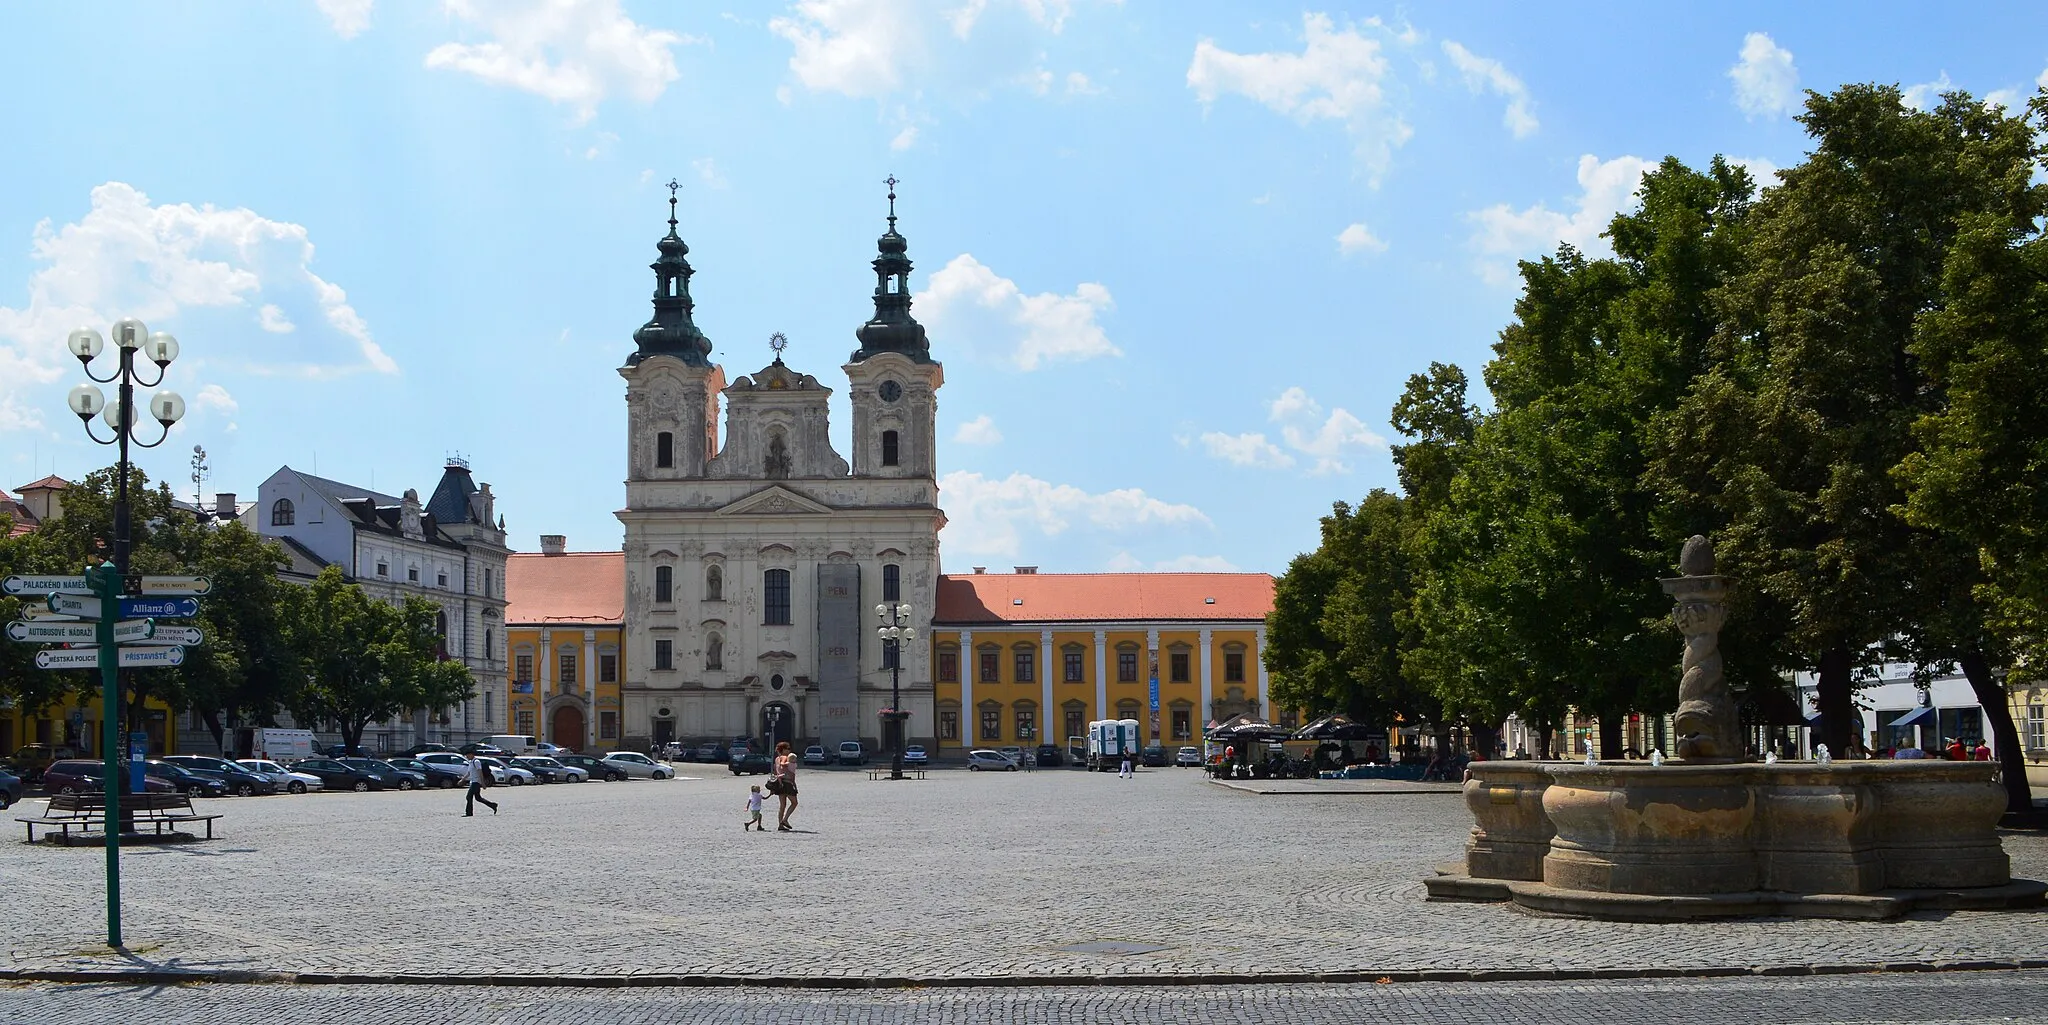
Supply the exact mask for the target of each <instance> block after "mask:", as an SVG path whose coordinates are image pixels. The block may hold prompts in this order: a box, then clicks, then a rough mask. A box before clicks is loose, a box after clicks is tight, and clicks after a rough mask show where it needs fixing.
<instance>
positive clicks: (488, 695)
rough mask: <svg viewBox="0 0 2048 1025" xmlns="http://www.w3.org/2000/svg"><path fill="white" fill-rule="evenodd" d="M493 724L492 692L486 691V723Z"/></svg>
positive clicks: (487, 724) (486, 724)
mask: <svg viewBox="0 0 2048 1025" xmlns="http://www.w3.org/2000/svg"><path fill="white" fill-rule="evenodd" d="M490 724H491V692H490V691H484V725H485V726H489V725H490Z"/></svg>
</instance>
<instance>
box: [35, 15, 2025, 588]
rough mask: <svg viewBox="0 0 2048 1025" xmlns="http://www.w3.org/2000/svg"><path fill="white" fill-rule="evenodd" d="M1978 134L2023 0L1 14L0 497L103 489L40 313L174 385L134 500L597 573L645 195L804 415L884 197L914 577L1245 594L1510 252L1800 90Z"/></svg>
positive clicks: (1504, 279) (1467, 333)
mask: <svg viewBox="0 0 2048 1025" xmlns="http://www.w3.org/2000/svg"><path fill="white" fill-rule="evenodd" d="M1859 81H1880V82H1891V83H1898V84H1900V85H1902V86H1907V87H1914V88H1915V90H1916V91H1915V92H1914V93H1913V95H1914V96H1916V97H1926V96H1931V95H1932V94H1933V93H1934V92H1937V91H1938V90H1939V89H1940V88H1943V87H1944V86H1943V85H1942V83H1948V85H1950V86H1952V87H1954V88H1962V89H1967V90H1969V91H1971V92H1972V93H1974V94H1977V95H1979V96H1986V95H1990V96H1994V97H1995V98H1997V99H2000V100H2007V101H2010V100H2011V99H2013V98H2024V97H2025V96H2027V95H2029V94H2030V93H2031V92H2032V91H2033V90H2034V89H2035V88H2036V84H2037V82H2048V7H2043V6H2042V5H2040V4H2038V3H2025V4H2022V3H2011V4H1996V3H1993V4H1977V5H1967V6H1965V7H1960V8H1941V9H1938V10H1937V9H1936V8H1934V7H1930V6H1928V5H1925V4H1843V5H1820V4H1797V5H1789V4H1761V3H1759V4H1743V3H1719V4H1713V5H1693V6H1688V7H1680V6H1679V5H1670V4H1583V5H1561V4H1547V5H1527V4H1504V3H1503V4H1492V3H1467V4H1459V5H1455V6H1452V5H1428V6H1422V7H1413V8H1409V7H1391V6H1372V5H1365V4H1319V5H1313V6H1308V7H1302V6H1297V5H1285V4H1273V3H1258V4H1254V3H1230V2H1179V0H1176V2H1173V3H1166V2H1157V0H1155V2H1143V0H1127V2H1123V3H1113V2H1099V0H936V2H917V0H893V2H884V0H802V2H797V3H790V4H782V3H747V4H737V3H734V4H717V3H687V4H684V3H673V4H671V3H651V2H620V0H553V2H535V0H524V2H509V0H508V2H504V3H487V2H484V0H448V2H446V3H440V4H430V3H427V2H424V0H420V2H406V3H395V2H392V0H382V2H375V0H306V2H300V3H285V2H280V3H254V2H250V3H232V2H190V3H148V4H96V5H78V4H71V5H34V6H31V5H8V6H6V7H4V8H0V96H4V97H6V99H5V100H0V137H4V138H6V139H8V140H9V142H10V146H9V149H10V152H11V154H12V157H13V159H10V160H7V161H5V162H4V163H0V196H4V197H5V201H4V202H0V471H4V473H0V486H5V487H7V488H10V489H11V488H13V487H14V486H16V485H19V484H22V483H26V482H28V481H29V480H32V479H35V478H37V477H40V476H42V475H44V474H46V473H50V472H56V473H58V474H60V475H63V476H66V477H71V478H74V479H75V478H76V477H78V476H79V475H81V474H82V473H84V472H86V471H87V470H89V469H91V468H92V467H95V466H99V465H103V464H104V463H105V462H106V461H107V459H108V453H107V450H104V449H98V448H95V447H94V446H92V445H90V444H89V443H87V442H85V441H84V440H83V438H82V436H81V433H80V431H79V429H78V427H77V425H76V423H75V421H74V420H73V419H72V418H71V417H70V416H69V414H68V413H67V412H66V411H65V409H64V393H65V391H66V390H67V389H69V388H70V387H71V386H72V385H73V384H74V383H76V382H77V380H79V375H78V373H77V370H76V368H75V366H74V365H72V364H71V361H70V360H69V358H68V357H66V356H65V355H64V352H63V339H64V335H65V333H66V332H67V331H68V330H69V329H70V328H72V327H74V326H77V325H78V324H81V323H84V324H90V325H93V326H96V327H98V328H100V330H102V331H103V332H104V331H106V329H107V326H108V325H109V324H110V323H111V321H112V320H114V319H115V318H118V317H120V316H124V315H135V316H140V317H143V318H144V319H145V320H147V321H148V322H149V324H150V326H151V327H152V328H153V329H168V330H171V331H174V332H176V333H177V334H178V336H179V338H180V340H181V341H182V343H183V346H184V353H185V355H184V356H182V357H181V358H180V360H179V362H178V363H176V364H175V365H174V366H173V367H172V370H171V376H170V380H169V381H168V382H167V386H171V387H176V388H178V389H179V390H180V391H181V392H182V393H183V394H184V395H185V397H186V398H187V400H188V401H189V402H190V403H191V406H192V413H191V414H190V416H189V417H188V418H187V420H186V422H185V423H183V424H181V425H180V426H179V427H178V428H177V430H176V431H175V432H174V434H173V437H172V439H171V441H170V442H169V443H168V444H167V445H165V446H164V447H163V448H160V449H156V450H152V451H151V452H149V453H146V454H144V455H142V456H141V457H140V460H139V461H140V463H141V464H142V465H143V466H144V468H145V469H147V470H148V471H149V472H150V473H151V474H152V475H154V476H157V477H160V478H168V479H170V480H172V481H174V482H176V483H177V485H178V488H179V490H180V491H181V492H189V491H190V490H191V485H190V483H189V482H188V481H187V480H186V478H187V477H188V476H189V469H188V467H187V460H188V458H189V456H190V453H191V448H192V446H193V445H194V444H199V445H204V446H205V447H206V449H207V451H208V453H209V456H210V463H211V467H212V478H211V480H210V481H209V482H208V483H207V485H206V491H207V492H209V493H211V492H213V491H216V490H234V491H238V492H241V493H243V494H245V495H246V494H250V493H253V492H254V491H255V489H256V485H257V484H258V483H259V482H261V481H262V480H263V479H264V478H265V477H267V476H268V475H269V474H270V473H271V472H273V471H274V470H276V469H277V467H278V466H280V465H284V464H290V465H292V466H295V467H299V468H302V469H305V470H309V471H310V470H314V469H315V468H316V466H317V471H318V472H319V473H320V474H321V475H323V476H328V477H334V478H339V479H342V480H348V481H353V482H357V483H361V484H364V485H372V484H374V486H375V487H376V488H378V489H379V490H382V491H388V492H396V491H399V490H402V489H403V488H405V487H417V488H419V489H421V490H422V492H425V491H427V490H429V489H430V488H431V487H432V486H433V483H434V481H435V480H436V479H437V478H438V475H439V467H440V465H441V462H442V460H443V458H444V457H445V456H447V455H448V454H450V453H454V452H460V453H461V454H463V455H464V456H466V457H468V458H469V460H470V461H471V465H472V467H473V470H474V472H475V473H476V475H477V477H478V479H480V480H484V481H489V482H491V484H492V485H493V488H494V490H495V491H496V492H497V493H498V495H499V503H498V508H499V509H500V511H502V512H503V513H504V514H505V516H506V518H507V521H508V527H509V529H510V531H511V534H512V537H513V543H514V546H515V547H516V548H520V549H524V550H529V551H530V550H534V549H535V548H536V547H537V542H536V541H535V536H536V535H538V534H541V533H563V534H567V535H569V537H570V543H571V545H572V547H575V548H578V549H600V548H609V547H616V545H617V543H618V539H619V536H620V530H619V525H618V523H617V521H616V520H615V519H614V518H613V515H612V513H613V511H614V510H615V509H617V508H618V507H619V505H621V504H622V502H623V488H622V486H621V484H620V478H621V477H622V476H623V472H624V471H623V467H624V461H625V447H624V441H623V433H624V423H625V418H624V409H623V403H622V401H621V396H622V394H623V385H622V382H621V381H620V380H619V378H618V377H617V375H616V373H615V370H616V368H617V367H618V365H619V364H620V363H621V362H622V361H623V360H624V358H625V357H626V355H627V354H628V353H629V352H630V351H631V346H632V343H631V335H632V332H633V330H634V328H636V327H638V326H639V325H640V324H641V323H643V322H644V321H645V320H646V319H647V317H648V313H649V306H648V295H649V292H650V289H651V275H650V273H649V272H648V271H647V270H646V264H647V263H648V262H649V261H650V260H652V259H653V257H654V255H655V253H654V241H655V239H656V238H657V237H659V236H660V235H661V233H662V232H663V231H665V230H666V225H665V224H663V223H662V222H663V221H664V220H665V218H666V216H667V205H666V202H665V200H666V198H667V190H666V189H664V188H662V187H661V183H663V182H666V181H668V180H669V179H670V178H671V177H673V178H675V179H677V180H678V181H680V182H681V183H682V184H683V190H682V196H681V220H682V228H681V231H682V234H683V237H684V238H685V239H686V240H687V241H688V242H689V243H690V246H691V250H692V252H691V260H692V262H693V263H694V265H695V266H696V269H697V275H696V279H695V284H694V289H693V291H694V294H695V298H696V300H697V313H696V317H697V322H698V324H699V325H700V326H701V327H702V328H703V329H704V331H705V333H706V334H708V335H709V336H710V337H711V338H712V340H713V342H714V343H715V344H716V346H717V349H716V352H715V353H714V358H715V359H716V360H717V361H719V362H720V363H722V364H724V366H725V367H726V370H727V373H728V374H729V375H731V376H737V375H739V374H742V373H747V372H750V371H753V370H755V369H758V368H759V367H760V366H761V365H762V364H764V363H766V362H767V361H768V359H769V353H768V350H767V347H766V342H767V338H768V336H769V335H770V333H772V332H776V331H781V332H784V333H785V334H787V335H788V337H789V339H790V347H789V351H788V354H787V358H788V360H789V362H790V363H791V364H792V365H794V366H796V367H797V368H799V369H801V370H804V371H806V372H809V373H813V374H816V375H817V376H818V377H819V378H820V379H821V380H823V381H824V382H825V383H827V384H828V385H829V386H833V387H835V388H836V389H837V390H839V391H840V393H841V394H840V395H838V396H835V407H834V419H835V423H836V424H837V425H838V427H839V430H838V437H839V439H840V440H839V444H840V447H841V451H842V452H844V451H845V442H844V428H845V423H846V414H845V403H844V401H843V399H844V396H843V391H844V389H843V387H841V385H842V384H843V378H842V377H841V376H840V374H839V369H838V368H839V366H840V364H841V362H842V361H843V360H844V359H845V358H846V356H847V354H848V353H849V352H851V351H852V349H853V348H854V346H855V342H854V339H853V330H854V328H855V327H856V326H858V325H859V324H860V323H861V322H862V321H863V320H864V319H866V317H867V315H868V314H869V312H870V311H871V309H872V306H871V301H870V298H869V296H870V293H871V290H872V288H873V275H872V272H871V271H870V270H869V268H868V266H867V261H868V260H870V259H871V258H872V257H873V255H874V240H875V236H876V235H877V234H879V232H880V231H881V229H882V227H883V214H884V209H883V207H884V200H883V193H884V187H883V185H882V179H883V178H884V177H886V176H888V175H890V174H892V173H893V174H894V175H896V176H897V177H899V178H900V179H902V185H901V186H900V194H901V197H902V198H901V201H900V203H899V212H900V213H901V215H902V221H901V227H902V230H903V232H904V234H905V235H907V236H908V237H909V239H910V252H911V256H912V258H913V259H914V260H915V261H916V263H917V272H916V273H915V275H914V276H913V278H912V285H913V288H914V290H915V292H916V294H917V306H916V309H915V313H916V314H917V315H918V316H919V318H920V319H921V320H922V321H923V322H924V323H925V324H926V325H927V327H928V328H929V329H930V332H931V336H932V340H933V354H934V355H935V356H936V357H937V358H939V359H941V360H943V361H944V362H945V364H946V378H947V380H946V386H945V388H944V390H943V391H941V393H940V406H941V408H940V414H939V415H940V423H939V434H940V438H941V443H940V463H941V471H940V472H941V501H942V502H943V503H944V505H945V506H946V509H947V512H948V515H949V517H950V520H951V523H950V525H949V526H948V528H947V530H946V532H945V533H944V534H943V535H942V536H941V552H942V557H943V559H944V561H945V565H946V568H947V569H948V570H949V571H964V570H965V569H966V568H967V567H969V566H972V565H987V566H990V567H991V568H1005V567H1008V566H1010V565H1013V564H1027V565H1039V566H1041V567H1043V568H1044V569H1045V570H1047V571H1096V570H1105V569H1126V568H1147V569H1150V568H1165V569H1176V568H1179V569H1209V568H1213V569H1226V568H1235V569H1241V570H1263V571H1271V572H1278V571H1280V570H1282V569H1284V568H1285V566H1286V563H1287V560H1288V559H1289V558H1291V557H1292V556H1293V555H1294V554H1295V553H1297V552H1299V551H1301V550H1303V549H1305V548H1309V547H1312V546H1313V545H1314V544H1315V540H1316V522H1315V521H1316V517H1318V516H1319V515H1322V514H1323V513H1326V512H1327V511H1328V509H1329V505H1330V503H1331V502H1333V501H1337V500H1356V499H1357V498H1358V497H1360V496H1362V495H1363V494H1365V493H1366V492H1367V491H1368V490H1370V489H1371V488H1373V487H1390V488H1391V487H1393V486H1394V479H1393V471H1392V465H1391V463H1390V461H1389V459H1388V457H1387V451H1386V440H1387V439H1388V437H1389V436H1391V434H1392V432H1391V430H1390V428H1388V426H1387V425H1386V420H1387V411H1388V408H1389V406H1390V405H1391V404H1392V402H1393V400H1394V398H1395V397H1396V396H1397V395H1398V394H1399V392H1400V389H1401V386H1402V383H1403V381H1404V380H1405V379H1406V377H1407V375H1409V374H1411V373H1414V372H1416V371H1418V370H1421V369H1423V368H1424V367H1426V366H1427V365H1428V363H1429V362H1430V361H1432V360H1441V361H1447V362H1456V363H1460V364H1462V365H1464V366H1466V367H1467V369H1469V370H1474V371H1476V370H1477V368H1478V366H1479V364H1480V363H1482V362H1483V361H1484V359H1485V358H1486V356H1487V354H1488V351H1489V346H1490V344H1491V343H1492V341H1493V338H1494V336H1495V333H1496V332H1497V331H1498V330H1499V329H1500V328H1501V327H1502V326H1503V325H1504V324H1505V323H1506V321H1507V319H1508V317H1509V315H1510V306H1511V304H1512V302H1513V299H1514V294H1515V292H1514V285H1515V279H1514V274H1513V263H1514V260H1515V259H1517V258H1520V257H1527V256H1534V255H1538V254H1541V253H1544V252H1547V251H1550V250H1552V249H1554V247H1555V246H1556V245H1557V243H1558V242H1560V241H1564V240H1569V241H1572V242H1573V243H1575V244H1578V245H1581V246H1584V247H1587V248H1591V249H1594V250H1599V249H1601V248H1602V245H1601V242H1600V240H1599V238H1598V235H1599V232H1600V231H1601V230H1602V228H1603V227H1604V224H1605V221H1606V220H1607V218H1608V217H1609V216H1610V215H1611V214H1612V213H1613V211H1614V210H1615V209H1616V208H1617V207H1619V206H1621V205H1624V204H1626V202H1627V196H1628V194H1629V192H1630V191H1631V189H1632V188H1633V184H1634V180H1635V178H1636V176H1637V175H1638V174H1639V172H1640V169H1641V168H1642V167H1643V166H1644V165H1645V164H1647V163H1654V162H1655V161H1656V160H1658V159H1659V158H1661V157H1663V156H1664V155H1666V154H1674V155H1677V156H1678V157H1680V158H1681V159H1684V160H1686V161H1688V162H1693V163H1702V164H1703V163H1704V162H1705V161H1707V160H1708V159H1709V158H1711V157H1712V156H1713V155H1714V154H1716V153H1721V154H1726V155H1728V156H1730V157H1731V158H1737V159H1740V160H1743V161H1745V162H1748V163H1749V164H1750V166H1751V167H1752V168H1754V169H1756V170H1758V171H1759V172H1761V173H1763V174H1766V175H1767V174H1768V173H1769V172H1770V171H1771V170H1772V169H1773V168H1776V167H1783V166H1787V165H1790V164H1792V163H1795V162H1797V160H1798V159H1799V158H1800V155H1801V153H1802V152H1803V150H1804V148H1805V146H1804V137H1803V135H1802V133H1801V132H1800V130H1799V127H1798V125H1797V124H1795V123H1794V122H1792V121H1791V120H1790V118H1789V116H1788V114H1789V113H1790V112H1792V111H1793V110H1794V109H1795V108H1796V105H1797V103H1798V102H1799V97H1800V91H1801V90H1804V89H1808V88H1811V89H1817V90H1822V91H1825V90H1829V89H1832V88H1834V87H1835V86H1837V85H1839V84H1841V83H1844V82H1859Z"/></svg>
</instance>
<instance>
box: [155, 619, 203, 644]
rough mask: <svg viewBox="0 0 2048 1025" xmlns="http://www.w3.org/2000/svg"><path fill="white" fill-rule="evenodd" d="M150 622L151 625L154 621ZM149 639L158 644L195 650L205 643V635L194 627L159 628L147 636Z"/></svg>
mask: <svg viewBox="0 0 2048 1025" xmlns="http://www.w3.org/2000/svg"><path fill="white" fill-rule="evenodd" d="M150 622H152V623H153V622H155V620H151V621H150ZM149 639H150V640H152V641H155V642H157V643H158V644H180V645H183V646H185V647H187V648H196V647H198V646H200V645H202V644H205V643H206V634H204V633H202V632H201V631H200V629H199V628H198V627H196V626H159V627H157V628H156V632H155V633H153V634H150V635H149Z"/></svg>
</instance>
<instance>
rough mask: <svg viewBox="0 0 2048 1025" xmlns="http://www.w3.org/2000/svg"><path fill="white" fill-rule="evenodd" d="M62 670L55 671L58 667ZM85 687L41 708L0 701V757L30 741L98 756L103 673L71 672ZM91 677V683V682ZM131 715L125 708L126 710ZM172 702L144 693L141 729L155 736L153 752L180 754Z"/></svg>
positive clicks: (157, 754)
mask: <svg viewBox="0 0 2048 1025" xmlns="http://www.w3.org/2000/svg"><path fill="white" fill-rule="evenodd" d="M55 671H56V670H51V672H55ZM68 675H71V676H74V677H77V679H78V683H79V686H80V688H81V689H80V690H78V691H75V692H73V693H72V694H70V695H68V696H66V697H61V698H58V699H57V700H55V701H53V702H51V703H49V704H47V705H44V706H43V707H41V708H36V709H26V708H21V707H18V706H15V705H12V704H5V705H0V758H4V757H6V756H8V755H11V754H13V753H14V752H16V751H18V750H20V749H21V748H23V747H26V746H27V745H29V744H55V745H60V746H63V747H69V748H73V749H75V750H76V751H78V752H79V753H80V754H81V755H90V756H97V755H98V754H99V751H100V692H99V688H98V684H99V674H98V673H96V672H94V673H70V674H68ZM88 681H89V682H88ZM123 711H124V714H125V711H126V710H125V708H124V709H123ZM170 722H171V709H170V706H169V705H167V704H165V703H164V702H163V701H162V700H161V699H159V698H154V697H150V698H144V699H143V701H142V722H141V723H140V724H139V728H140V732H142V733H144V734H146V735H148V737H149V756H150V757H151V758H156V757H159V756H161V755H167V754H177V753H178V746H177V740H178V735H177V732H178V731H176V730H174V729H171V728H169V727H170Z"/></svg>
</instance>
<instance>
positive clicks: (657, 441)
mask: <svg viewBox="0 0 2048 1025" xmlns="http://www.w3.org/2000/svg"><path fill="white" fill-rule="evenodd" d="M654 465H656V466H658V467H661V468H662V469H668V468H670V467H672V466H674V465H676V436H675V435H673V434H670V433H669V432H667V431H663V432H661V433H660V434H657V435H655V436H654Z"/></svg>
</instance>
